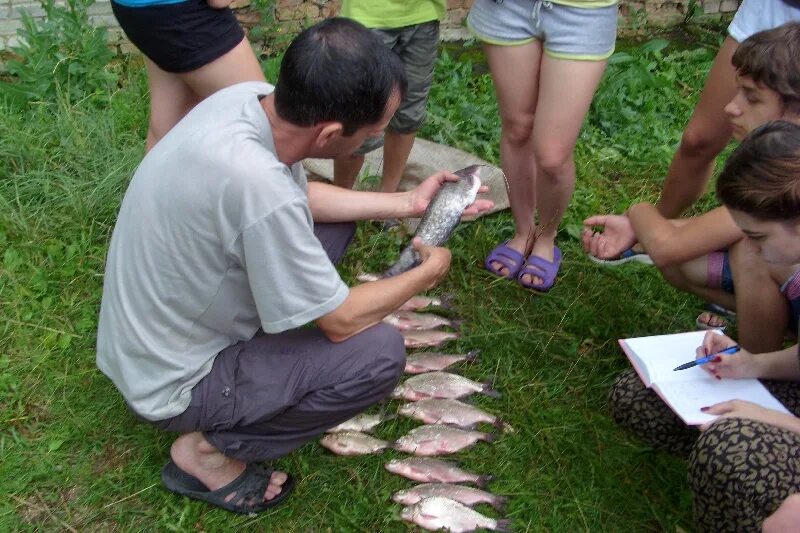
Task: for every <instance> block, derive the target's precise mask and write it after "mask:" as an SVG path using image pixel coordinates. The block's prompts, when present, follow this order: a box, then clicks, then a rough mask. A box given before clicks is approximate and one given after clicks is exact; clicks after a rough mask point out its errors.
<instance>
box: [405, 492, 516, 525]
mask: <svg viewBox="0 0 800 533" xmlns="http://www.w3.org/2000/svg"><path fill="white" fill-rule="evenodd" d="M400 518H402V519H403V520H405V521H406V522H411V523H414V524H417V525H418V526H420V527H422V528H424V529H427V530H429V531H439V530H441V529H444V530H445V531H450V532H451V533H467V532H469V531H475V530H476V529H493V530H495V531H511V521H510V520H495V519H494V518H489V517H488V516H484V515H482V514H481V513H479V512H478V511H475V510H474V509H470V508H469V507H467V506H466V505H464V504H462V503H459V502H457V501H455V500H451V499H449V498H443V497H441V496H433V497H431V498H425V499H423V500H420V501H419V503H416V504H414V505H410V506H408V507H404V508H403V510H402V511H401V512H400Z"/></svg>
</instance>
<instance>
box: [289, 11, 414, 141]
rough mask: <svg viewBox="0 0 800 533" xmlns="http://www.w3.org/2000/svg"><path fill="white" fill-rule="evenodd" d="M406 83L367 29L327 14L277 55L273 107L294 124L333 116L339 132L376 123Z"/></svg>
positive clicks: (398, 66)
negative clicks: (281, 56)
mask: <svg viewBox="0 0 800 533" xmlns="http://www.w3.org/2000/svg"><path fill="white" fill-rule="evenodd" d="M406 87H407V82H406V75H405V69H404V67H403V63H402V61H401V60H400V58H399V57H398V56H397V55H396V54H395V53H394V52H392V51H391V50H390V49H389V47H388V46H386V45H385V44H383V42H382V41H381V40H380V39H379V38H378V37H377V36H376V35H375V34H374V33H373V32H372V31H370V30H368V29H367V28H365V27H364V26H362V25H361V24H359V23H358V22H355V21H353V20H350V19H345V18H330V19H327V20H324V21H322V22H320V23H319V24H316V25H314V26H312V27H310V28H308V29H306V30H304V31H303V32H302V33H300V34H299V35H298V36H297V37H296V38H295V39H294V41H292V44H291V45H289V48H288V49H287V50H286V54H285V55H284V57H283V62H282V63H281V69H280V73H279V74H278V82H277V83H276V84H275V109H276V110H277V112H278V115H280V117H281V118H283V119H284V120H287V121H289V122H291V123H292V124H295V125H297V126H303V127H308V126H313V125H314V124H318V123H320V122H327V121H335V122H341V123H342V125H343V133H344V135H352V134H353V133H355V131H356V130H358V129H359V128H362V127H364V126H369V125H372V124H377V123H378V122H379V121H380V120H381V118H382V117H383V115H384V113H385V111H386V107H387V104H388V102H389V98H390V97H391V95H392V93H393V92H394V91H397V92H398V94H399V95H400V97H401V98H402V97H403V96H404V95H405V91H406Z"/></svg>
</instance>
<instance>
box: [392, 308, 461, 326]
mask: <svg viewBox="0 0 800 533" xmlns="http://www.w3.org/2000/svg"><path fill="white" fill-rule="evenodd" d="M383 321H384V322H386V323H387V324H389V325H390V326H394V327H396V328H397V329H399V330H400V331H426V330H431V329H436V328H439V327H443V326H446V327H448V328H453V329H455V330H458V329H461V323H462V322H463V320H459V319H451V318H446V317H443V316H439V315H434V314H433V313H415V312H414V311H395V312H394V313H392V314H391V315H388V316H387V317H386V318H384V319H383Z"/></svg>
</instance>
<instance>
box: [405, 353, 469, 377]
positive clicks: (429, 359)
mask: <svg viewBox="0 0 800 533" xmlns="http://www.w3.org/2000/svg"><path fill="white" fill-rule="evenodd" d="M480 353H481V351H480V350H472V351H471V352H468V353H465V354H458V353H452V354H451V353H441V352H420V353H414V354H411V355H409V356H408V357H406V370H405V372H406V374H423V373H425V372H437V371H439V370H444V369H445V368H447V367H449V366H451V365H454V364H455V363H458V362H461V361H464V362H466V363H474V362H475V361H477V360H478V354H480Z"/></svg>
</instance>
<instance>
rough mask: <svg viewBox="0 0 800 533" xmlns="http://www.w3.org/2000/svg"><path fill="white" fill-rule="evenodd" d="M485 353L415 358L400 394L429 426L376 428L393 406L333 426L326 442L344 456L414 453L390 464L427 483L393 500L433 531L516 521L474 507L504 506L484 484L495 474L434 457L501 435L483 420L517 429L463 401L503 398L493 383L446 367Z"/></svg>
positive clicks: (503, 526) (405, 409)
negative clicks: (386, 436)
mask: <svg viewBox="0 0 800 533" xmlns="http://www.w3.org/2000/svg"><path fill="white" fill-rule="evenodd" d="M477 357H478V352H477V351H473V352H469V353H467V354H463V355H462V354H445V353H438V352H430V353H426V352H423V353H417V354H411V355H409V356H408V358H407V362H406V369H405V371H406V373H407V374H413V375H412V376H411V377H410V378H408V379H406V380H405V381H404V382H403V383H401V384H399V385H398V386H397V387H396V388H395V390H394V391H393V392H392V398H394V399H399V400H407V401H408V402H409V403H404V404H401V405H400V406H399V407H398V409H397V414H398V415H400V416H404V417H408V418H412V419H415V420H419V421H421V422H423V423H424V424H425V425H422V426H419V427H417V428H415V429H412V430H411V431H410V432H409V433H408V434H406V435H404V436H402V437H400V438H399V439H397V440H395V441H392V442H390V441H386V440H382V439H379V438H377V437H374V436H372V435H370V434H369V433H370V432H372V431H373V430H374V429H375V427H376V426H377V425H378V424H380V423H381V422H383V421H386V420H389V419H392V418H395V416H396V415H393V414H387V413H386V412H385V411H383V412H381V413H377V414H361V415H358V416H356V417H354V418H353V419H351V420H348V421H346V422H344V423H342V424H340V425H338V426H336V427H334V428H332V429H330V430H329V434H328V435H326V436H325V437H323V438H322V441H321V444H322V445H323V446H324V447H326V448H328V449H330V450H331V451H332V452H334V453H336V454H339V455H364V454H375V453H381V452H383V451H384V450H387V449H394V450H398V451H402V452H406V453H409V454H412V455H413V457H408V458H404V459H392V460H390V461H388V462H387V463H386V465H385V467H386V470H388V471H389V472H392V473H395V474H399V475H401V476H404V477H406V478H408V479H411V480H414V481H418V482H421V483H422V484H421V485H417V486H414V487H412V488H409V489H405V490H401V491H399V492H397V493H395V494H394V495H393V497H392V499H393V500H394V501H395V502H397V503H400V504H402V505H405V506H406V507H405V508H403V510H402V512H401V514H400V516H401V518H402V519H403V520H406V521H408V522H412V523H414V524H417V525H419V526H421V527H423V528H426V529H429V530H440V529H445V530H448V531H451V532H456V533H457V532H465V531H474V530H475V529H494V530H497V531H508V530H509V521H508V520H502V519H499V520H498V519H494V518H490V517H488V516H485V515H483V514H481V513H479V512H478V511H475V510H474V509H472V507H473V506H476V505H478V504H482V503H485V504H488V505H491V506H492V507H494V508H495V509H497V510H498V511H499V512H502V511H503V510H504V507H505V503H506V498H505V497H504V496H498V495H495V494H492V493H490V492H488V491H486V490H484V489H485V488H486V485H487V484H488V483H489V481H491V479H492V477H491V476H484V475H479V474H475V473H472V472H469V471H467V470H464V469H463V468H461V467H460V466H459V465H458V464H457V463H454V462H451V461H444V460H441V459H437V458H435V457H433V456H439V455H449V454H453V453H456V452H458V451H460V450H463V449H465V448H468V447H470V446H472V445H474V444H475V443H477V442H479V441H486V442H493V441H494V440H496V439H497V438H498V436H497V434H496V433H488V432H483V431H478V430H476V427H477V426H478V424H490V425H492V426H494V427H495V428H497V429H500V430H502V431H505V432H510V431H513V429H512V428H511V427H510V426H509V425H508V424H506V423H504V422H503V421H502V420H500V419H499V418H498V417H497V416H495V415H493V414H491V413H488V412H487V411H484V410H483V409H481V408H479V407H477V406H475V405H472V404H469V403H465V402H463V401H461V399H463V398H465V397H467V396H470V395H472V394H476V393H478V394H484V395H487V396H490V397H499V393H497V391H495V390H494V389H493V388H492V387H491V385H489V384H486V383H479V382H476V381H473V380H471V379H468V378H466V377H464V376H461V375H458V374H452V373H448V372H443V370H444V369H446V368H447V367H449V366H450V365H452V364H454V363H457V362H470V363H472V362H475V361H476V359H477ZM459 483H462V484H459ZM463 483H469V484H472V485H475V487H469V486H466V485H463Z"/></svg>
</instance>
